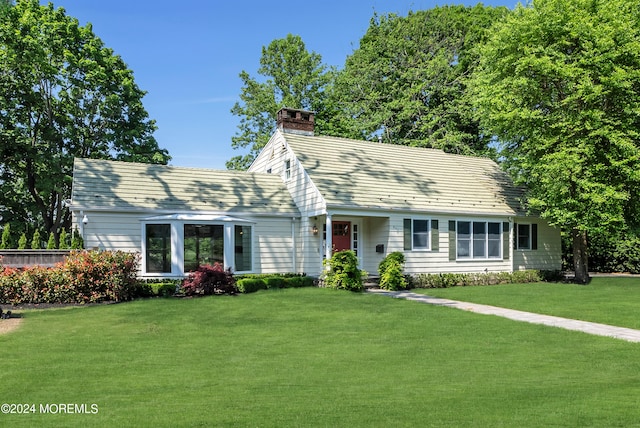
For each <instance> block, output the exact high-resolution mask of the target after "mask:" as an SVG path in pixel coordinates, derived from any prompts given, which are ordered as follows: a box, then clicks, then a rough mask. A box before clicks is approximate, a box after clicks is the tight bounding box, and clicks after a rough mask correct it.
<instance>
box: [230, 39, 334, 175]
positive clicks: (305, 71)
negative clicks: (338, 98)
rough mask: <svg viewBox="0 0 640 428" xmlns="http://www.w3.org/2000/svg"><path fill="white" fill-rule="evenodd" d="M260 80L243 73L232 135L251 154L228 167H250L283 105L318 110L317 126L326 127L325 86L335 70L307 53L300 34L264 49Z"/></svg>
mask: <svg viewBox="0 0 640 428" xmlns="http://www.w3.org/2000/svg"><path fill="white" fill-rule="evenodd" d="M258 74H260V75H261V76H264V77H265V79H263V81H259V80H257V79H255V78H253V77H251V76H250V75H249V73H247V72H246V71H244V70H243V71H242V72H241V73H240V78H241V79H242V82H243V87H242V93H241V94H240V99H241V101H240V102H237V103H236V104H235V105H234V106H233V108H232V109H231V113H233V114H234V115H236V116H240V118H241V119H240V125H239V126H238V128H239V129H238V133H237V134H236V135H235V136H234V137H232V147H233V148H234V149H240V148H246V147H249V153H248V154H246V155H243V156H235V157H233V158H232V159H231V160H229V161H228V162H227V168H229V169H247V168H248V167H249V166H250V165H251V162H252V161H253V159H255V157H256V155H257V154H258V152H259V151H260V149H262V147H264V145H265V144H266V143H267V142H268V141H269V137H270V136H271V133H272V132H273V128H274V127H275V124H276V113H277V112H278V110H280V108H282V107H290V108H298V109H305V110H313V111H316V112H317V113H318V114H317V118H318V120H317V123H316V127H317V128H319V129H320V130H321V129H322V127H323V118H322V116H323V115H322V111H323V110H324V109H325V107H324V101H323V100H324V98H325V89H326V88H327V86H328V85H329V83H330V82H331V80H332V70H330V69H328V68H327V67H326V66H325V65H323V64H322V58H321V56H320V55H318V54H317V53H315V52H311V53H310V52H308V51H307V49H306V46H305V44H304V42H303V41H302V39H301V38H300V36H294V35H291V34H288V35H287V36H286V37H285V38H284V39H276V40H274V41H272V42H271V43H270V44H269V46H267V47H263V48H262V56H261V58H260V68H258Z"/></svg>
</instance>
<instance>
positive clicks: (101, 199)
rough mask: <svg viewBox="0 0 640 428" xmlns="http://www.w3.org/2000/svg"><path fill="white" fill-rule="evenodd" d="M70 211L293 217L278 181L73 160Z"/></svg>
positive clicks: (248, 175)
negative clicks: (199, 212) (242, 214)
mask: <svg viewBox="0 0 640 428" xmlns="http://www.w3.org/2000/svg"><path fill="white" fill-rule="evenodd" d="M72 204H73V207H74V209H109V210H125V211H126V210H137V211H140V210H145V211H162V212H193V211H202V212H236V213H256V214H258V213H268V214H296V215H299V210H298V208H297V207H296V206H295V204H294V203H293V201H292V199H291V195H290V194H289V192H288V191H287V189H286V187H285V186H284V184H283V183H282V180H281V178H280V177H278V176H274V175H269V174H257V173H248V172H241V171H223V170H211V169H198V168H184V167H174V166H167V165H152V164H141V163H131V162H118V161H108V160H95V159H80V158H76V159H75V163H74V172H73V191H72Z"/></svg>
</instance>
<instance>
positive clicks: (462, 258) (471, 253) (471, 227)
mask: <svg viewBox="0 0 640 428" xmlns="http://www.w3.org/2000/svg"><path fill="white" fill-rule="evenodd" d="M460 223H469V237H468V238H464V240H465V241H468V249H469V255H468V256H460V253H459V250H460V248H461V245H460V239H461V238H460ZM474 223H483V224H484V225H485V227H484V239H483V241H484V256H474V241H477V239H474ZM490 224H495V225H497V227H498V231H499V237H498V238H495V239H493V240H492V239H490V235H491V234H490V233H489V225H490ZM450 229H451V224H450ZM504 233H505V232H504V227H503V222H502V221H491V220H481V219H468V220H455V256H456V258H455V260H456V261H478V260H483V261H503V255H504V251H505V248H504V244H503V242H504V239H503V234H504ZM491 241H495V242H496V243H498V245H499V254H498V255H495V256H490V255H489V244H490V242H491Z"/></svg>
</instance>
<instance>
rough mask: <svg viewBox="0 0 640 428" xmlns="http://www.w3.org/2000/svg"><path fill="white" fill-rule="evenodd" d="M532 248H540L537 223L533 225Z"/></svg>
mask: <svg viewBox="0 0 640 428" xmlns="http://www.w3.org/2000/svg"><path fill="white" fill-rule="evenodd" d="M531 249H532V250H537V249H538V225H537V224H535V223H534V224H532V225H531Z"/></svg>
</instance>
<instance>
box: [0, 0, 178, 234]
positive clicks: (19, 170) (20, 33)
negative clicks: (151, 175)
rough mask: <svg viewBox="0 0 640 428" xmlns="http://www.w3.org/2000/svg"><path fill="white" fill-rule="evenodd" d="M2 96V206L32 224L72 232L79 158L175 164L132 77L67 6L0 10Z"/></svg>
mask: <svg viewBox="0 0 640 428" xmlns="http://www.w3.org/2000/svg"><path fill="white" fill-rule="evenodd" d="M0 90H1V91H2V94H3V97H2V98H1V99H0V190H1V191H2V195H3V196H2V199H1V200H0V205H4V206H5V207H6V211H8V212H10V213H11V214H12V215H13V216H21V217H22V221H23V222H25V223H34V222H35V223H41V224H42V225H43V226H44V229H45V230H46V231H47V232H54V233H57V231H59V230H60V229H61V228H62V227H67V228H68V227H70V223H71V216H70V213H69V210H68V208H67V207H66V206H65V205H64V203H63V201H64V200H65V199H67V198H69V197H70V194H71V191H70V188H71V174H72V168H73V158H74V157H76V156H79V157H89V158H101V159H118V160H124V161H138V162H150V163H161V164H166V163H167V162H168V160H169V156H168V154H167V152H166V150H163V149H160V148H159V147H158V145H157V142H156V141H155V139H154V138H153V135H152V134H153V131H154V130H155V128H156V127H155V123H154V121H152V120H150V119H149V118H148V114H147V112H146V111H145V109H144V108H143V105H142V98H143V96H144V94H145V93H144V92H143V91H141V90H140V89H139V88H138V86H137V85H136V84H135V82H134V80H133V73H132V71H131V70H129V69H128V68H127V67H126V64H125V63H124V62H123V61H122V59H121V58H120V57H119V56H117V55H115V54H114V53H113V51H112V50H111V49H109V48H107V47H105V46H104V44H103V42H102V41H101V40H100V39H99V38H98V37H97V36H96V35H95V34H94V33H93V31H92V28H91V25H87V26H86V27H81V26H79V24H78V21H77V20H76V19H74V18H71V17H69V16H67V15H66V14H65V11H64V9H62V8H59V9H54V7H53V5H52V4H49V5H48V6H40V5H39V2H38V1H37V0H18V1H17V2H16V4H15V6H12V7H5V8H0ZM37 226H38V225H36V227H37Z"/></svg>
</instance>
